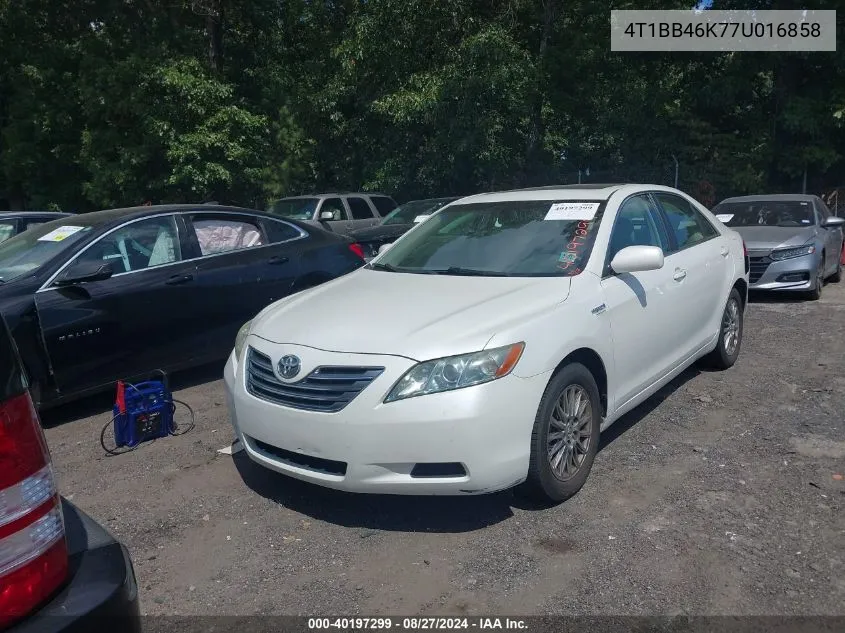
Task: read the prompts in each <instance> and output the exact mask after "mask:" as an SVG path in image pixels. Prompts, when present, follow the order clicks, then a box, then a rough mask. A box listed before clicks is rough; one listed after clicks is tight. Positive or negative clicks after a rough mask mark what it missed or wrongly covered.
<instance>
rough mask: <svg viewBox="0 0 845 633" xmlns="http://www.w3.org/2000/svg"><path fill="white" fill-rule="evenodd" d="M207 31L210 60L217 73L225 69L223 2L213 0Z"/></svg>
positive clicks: (206, 23)
mask: <svg viewBox="0 0 845 633" xmlns="http://www.w3.org/2000/svg"><path fill="white" fill-rule="evenodd" d="M205 31H206V35H207V36H208V62H209V65H210V66H211V70H212V71H213V72H214V73H215V74H220V73H221V72H222V70H223V2H222V0H211V1H210V3H209V11H208V15H207V16H206V19H205Z"/></svg>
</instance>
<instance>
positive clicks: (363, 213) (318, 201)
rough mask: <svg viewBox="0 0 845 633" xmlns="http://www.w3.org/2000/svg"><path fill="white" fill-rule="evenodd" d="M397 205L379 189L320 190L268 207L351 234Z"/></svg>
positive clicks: (295, 218) (289, 216)
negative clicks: (353, 190)
mask: <svg viewBox="0 0 845 633" xmlns="http://www.w3.org/2000/svg"><path fill="white" fill-rule="evenodd" d="M396 206H397V205H396V202H395V201H394V200H393V198H391V197H390V196H386V195H384V194H380V193H321V194H316V195H313V196H291V197H289V198H282V199H281V200H277V201H276V202H274V203H272V204H271V205H269V207H268V208H267V211H268V212H270V213H272V214H274V215H278V216H281V217H284V218H291V219H294V220H302V221H304V222H308V223H309V224H315V225H318V226H322V227H323V228H325V229H328V230H330V231H334V232H335V233H345V234H348V233H350V232H351V231H354V230H358V229H363V228H367V227H370V226H376V225H377V224H378V223H379V222H381V219H382V217H383V216H385V215H387V214H388V213H390V212H391V211H393V209H395V208H396Z"/></svg>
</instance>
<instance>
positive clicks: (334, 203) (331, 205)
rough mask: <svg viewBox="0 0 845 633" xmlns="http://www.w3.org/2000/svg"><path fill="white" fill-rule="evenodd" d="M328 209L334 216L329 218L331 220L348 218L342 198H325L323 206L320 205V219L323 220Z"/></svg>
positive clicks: (336, 220)
mask: <svg viewBox="0 0 845 633" xmlns="http://www.w3.org/2000/svg"><path fill="white" fill-rule="evenodd" d="M326 211H328V212H330V213H331V214H332V217H331V218H330V219H329V220H328V221H330V222H338V221H340V220H345V219H346V212H345V211H344V209H343V201H342V200H341V199H340V198H326V199H325V200H323V206H321V207H320V218H319V219H320V220H323V217H322V216H323V214H324V213H325V212H326ZM370 217H372V216H370ZM323 221H325V220H323Z"/></svg>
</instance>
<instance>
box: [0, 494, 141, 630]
mask: <svg viewBox="0 0 845 633" xmlns="http://www.w3.org/2000/svg"><path fill="white" fill-rule="evenodd" d="M62 512H63V514H64V521H65V531H66V534H67V544H68V554H69V569H70V572H69V578H68V581H67V583H66V584H65V585H64V587H63V588H62V589H61V590H60V591H59V593H58V594H57V595H56V596H55V597H54V598H53V599H52V600H51V601H50V602H48V603H47V604H45V605H44V606H42V607H41V608H40V609H39V610H38V611H36V612H35V613H33V614H32V615H30V616H29V617H27V618H26V619H25V620H22V621H21V622H19V623H17V624H15V625H13V626H12V627H11V629H9V631H8V633H92V632H93V633H98V632H100V631H102V632H103V633H106V632H112V631H120V632H121V633H140V632H141V620H140V610H139V605H138V585H137V584H136V581H135V571H134V569H133V567H132V561H131V560H130V558H129V552H128V551H127V549H126V547H124V546H123V545H122V544H121V543H119V542H117V541H116V540H114V538H113V537H112V536H111V535H110V534H109V533H108V532H107V531H106V530H105V529H104V528H102V527H101V526H100V525H99V524H98V523H97V522H96V521H94V520H93V519H92V518H91V517H89V516H88V515H87V514H85V513H84V512H82V511H81V510H79V509H78V508H77V507H76V506H74V505H73V504H72V503H70V502H69V501H67V500H66V499H62Z"/></svg>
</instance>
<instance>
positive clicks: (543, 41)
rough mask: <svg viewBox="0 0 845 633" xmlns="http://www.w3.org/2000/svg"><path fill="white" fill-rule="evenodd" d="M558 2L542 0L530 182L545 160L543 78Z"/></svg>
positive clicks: (530, 136) (531, 126) (530, 138)
mask: <svg viewBox="0 0 845 633" xmlns="http://www.w3.org/2000/svg"><path fill="white" fill-rule="evenodd" d="M557 2H558V0H543V2H542V6H543V29H542V31H541V33H540V46H539V49H538V53H537V67H536V76H535V81H534V93H533V95H532V101H531V114H530V117H531V118H530V121H529V127H528V142H527V146H526V148H525V169H526V174H525V180H526V182H527V183H529V184H530V183H535V182H537V181H538V180H539V179H540V178H541V174H539V173H538V171H539V168H540V166H541V164H542V162H543V161H542V154H543V137H544V136H545V133H546V126H545V122H544V121H543V100H544V94H545V90H544V87H543V80H544V77H545V62H546V51H547V50H548V48H549V40H550V39H551V36H552V27H553V25H554V20H555V13H556V11H557Z"/></svg>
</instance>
